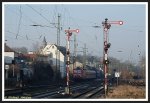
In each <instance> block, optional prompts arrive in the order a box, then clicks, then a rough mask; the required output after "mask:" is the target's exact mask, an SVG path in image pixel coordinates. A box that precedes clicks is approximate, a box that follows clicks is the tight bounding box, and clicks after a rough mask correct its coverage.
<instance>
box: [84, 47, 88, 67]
mask: <svg viewBox="0 0 150 103" xmlns="http://www.w3.org/2000/svg"><path fill="white" fill-rule="evenodd" d="M87 49H88V48H86V44H84V48H83V67H84V68H85V67H86V52H87Z"/></svg>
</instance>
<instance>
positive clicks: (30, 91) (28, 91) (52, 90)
mask: <svg viewBox="0 0 150 103" xmlns="http://www.w3.org/2000/svg"><path fill="white" fill-rule="evenodd" d="M97 84H99V81H87V82H82V83H72V85H71V86H70V90H71V91H72V94H74V93H75V92H76V91H79V90H84V89H87V88H90V87H93V86H94V85H97ZM41 88H44V89H43V91H42V90H41V91H38V90H40V89H41ZM36 89H37V91H36ZM64 90H65V87H56V86H55V85H51V86H49V85H41V86H29V87H26V88H23V89H14V90H7V91H5V97H9V96H19V97H21V96H24V97H25V96H27V97H31V98H32V99H37V98H63V97H64V96H65V91H64ZM65 98H70V97H65Z"/></svg>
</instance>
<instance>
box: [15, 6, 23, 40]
mask: <svg viewBox="0 0 150 103" xmlns="http://www.w3.org/2000/svg"><path fill="white" fill-rule="evenodd" d="M21 18H22V11H21V6H20V18H19V24H18V31H17V34H16V39H17V37H18V34H19V30H20V25H21Z"/></svg>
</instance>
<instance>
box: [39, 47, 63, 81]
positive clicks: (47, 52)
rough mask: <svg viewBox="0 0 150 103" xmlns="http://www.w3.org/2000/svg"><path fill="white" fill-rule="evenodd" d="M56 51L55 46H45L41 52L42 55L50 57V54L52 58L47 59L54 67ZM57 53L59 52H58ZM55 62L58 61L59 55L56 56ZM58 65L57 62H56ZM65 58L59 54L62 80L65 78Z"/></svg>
mask: <svg viewBox="0 0 150 103" xmlns="http://www.w3.org/2000/svg"><path fill="white" fill-rule="evenodd" d="M56 50H57V47H56V46H55V45H47V46H46V47H45V48H44V49H43V50H42V54H44V55H48V56H49V57H50V53H52V55H53V56H52V58H51V57H50V58H49V61H50V60H52V62H53V64H52V65H56ZM58 51H59V50H58ZM57 60H59V55H57ZM57 63H59V61H57ZM64 63H65V57H64V55H63V54H62V53H61V52H60V72H61V77H62V78H63V77H64V76H65V65H64Z"/></svg>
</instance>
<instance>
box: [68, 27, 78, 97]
mask: <svg viewBox="0 0 150 103" xmlns="http://www.w3.org/2000/svg"><path fill="white" fill-rule="evenodd" d="M65 32H66V34H67V35H66V36H67V38H66V40H67V45H66V76H67V82H66V84H67V87H66V88H65V92H66V94H68V95H70V84H69V81H70V79H69V68H70V67H69V65H70V37H71V36H72V33H73V32H76V33H79V29H76V30H70V28H69V29H68V30H65Z"/></svg>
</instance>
